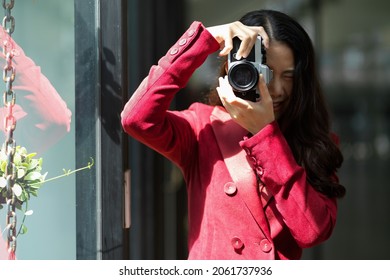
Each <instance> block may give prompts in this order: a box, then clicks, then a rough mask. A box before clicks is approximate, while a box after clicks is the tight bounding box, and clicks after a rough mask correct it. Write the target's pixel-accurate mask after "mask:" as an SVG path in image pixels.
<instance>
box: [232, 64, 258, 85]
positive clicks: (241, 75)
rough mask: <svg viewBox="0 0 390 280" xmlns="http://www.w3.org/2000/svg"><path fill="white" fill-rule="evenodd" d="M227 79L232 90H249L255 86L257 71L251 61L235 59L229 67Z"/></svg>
mask: <svg viewBox="0 0 390 280" xmlns="http://www.w3.org/2000/svg"><path fill="white" fill-rule="evenodd" d="M228 79H229V83H230V85H231V86H232V88H233V89H234V90H236V91H240V92H243V91H249V90H252V89H253V88H255V87H256V85H257V82H258V79H259V73H258V71H257V69H256V67H255V66H254V65H253V63H250V62H248V61H237V62H235V63H234V64H233V65H231V67H230V68H229V71H228Z"/></svg>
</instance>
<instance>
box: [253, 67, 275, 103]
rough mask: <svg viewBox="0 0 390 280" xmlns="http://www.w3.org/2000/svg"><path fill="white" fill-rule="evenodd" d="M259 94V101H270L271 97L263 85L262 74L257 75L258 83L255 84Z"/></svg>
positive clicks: (265, 85)
mask: <svg viewBox="0 0 390 280" xmlns="http://www.w3.org/2000/svg"><path fill="white" fill-rule="evenodd" d="M257 86H258V89H259V92H260V100H263V101H266V100H270V99H271V100H272V98H271V95H270V94H269V91H268V87H267V84H266V83H265V80H264V77H263V74H260V75H259V83H258V84H257Z"/></svg>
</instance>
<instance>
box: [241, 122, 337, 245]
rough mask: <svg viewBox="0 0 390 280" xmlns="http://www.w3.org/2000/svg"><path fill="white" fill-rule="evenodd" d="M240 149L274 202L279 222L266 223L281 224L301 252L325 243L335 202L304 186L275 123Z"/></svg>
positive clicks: (303, 177)
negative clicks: (243, 151)
mask: <svg viewBox="0 0 390 280" xmlns="http://www.w3.org/2000/svg"><path fill="white" fill-rule="evenodd" d="M240 145H241V146H242V147H243V149H244V150H245V151H246V153H247V154H248V156H249V158H250V159H251V161H252V164H253V167H254V170H255V172H256V173H257V175H258V177H259V178H260V179H261V181H262V182H263V183H264V185H265V188H266V189H267V191H268V193H270V194H271V195H272V196H273V197H274V199H275V207H276V209H277V211H278V213H280V215H281V219H282V221H277V219H275V220H273V221H271V222H270V223H272V222H275V223H278V222H279V223H280V222H282V223H285V224H286V225H287V227H288V228H289V230H290V232H291V234H292V236H293V237H294V239H295V240H296V242H297V243H298V245H299V246H300V247H302V248H307V247H311V246H314V245H317V244H319V243H321V242H323V241H325V240H326V239H328V238H329V237H330V235H331V233H332V231H333V228H334V226H335V223H336V212H337V204H336V199H334V198H328V197H326V196H325V195H323V194H321V193H319V192H317V191H316V190H315V189H314V188H313V187H312V186H311V185H310V184H309V183H308V182H307V180H306V172H305V170H304V168H303V167H301V166H299V165H298V164H297V162H296V161H295V159H294V157H293V154H292V151H291V150H290V147H289V145H288V144H287V141H286V139H285V138H284V136H283V134H282V132H281V131H280V129H279V127H278V125H277V123H276V122H273V123H271V124H269V125H268V126H266V127H265V128H264V129H263V130H261V131H260V132H259V133H257V134H256V135H254V136H253V137H251V138H248V139H246V140H244V141H241V142H240ZM270 227H271V228H272V227H273V225H272V224H270Z"/></svg>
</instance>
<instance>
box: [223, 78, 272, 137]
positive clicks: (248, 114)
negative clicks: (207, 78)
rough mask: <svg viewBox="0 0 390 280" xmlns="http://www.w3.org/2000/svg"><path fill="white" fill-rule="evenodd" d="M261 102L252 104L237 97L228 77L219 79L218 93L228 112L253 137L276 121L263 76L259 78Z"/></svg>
mask: <svg viewBox="0 0 390 280" xmlns="http://www.w3.org/2000/svg"><path fill="white" fill-rule="evenodd" d="M258 90H259V92H260V101H258V102H252V101H248V100H245V99H242V98H239V97H237V96H236V95H235V94H234V92H233V89H232V87H231V86H230V84H229V81H228V77H227V76H225V77H220V78H219V86H218V87H217V92H218V95H219V98H220V99H221V102H222V104H223V106H224V107H225V109H226V111H227V112H228V113H229V114H230V116H231V117H232V119H233V120H235V121H236V122H237V123H238V124H239V125H241V126H242V127H243V128H245V129H246V130H248V131H249V132H250V133H252V134H253V135H254V134H256V133H257V132H259V131H260V130H261V129H263V128H264V127H265V126H266V125H267V124H269V123H271V122H273V121H274V120H275V114H274V109H273V104H272V98H271V96H270V94H269V92H268V88H267V85H266V83H265V81H264V78H263V76H262V75H260V77H259V83H258Z"/></svg>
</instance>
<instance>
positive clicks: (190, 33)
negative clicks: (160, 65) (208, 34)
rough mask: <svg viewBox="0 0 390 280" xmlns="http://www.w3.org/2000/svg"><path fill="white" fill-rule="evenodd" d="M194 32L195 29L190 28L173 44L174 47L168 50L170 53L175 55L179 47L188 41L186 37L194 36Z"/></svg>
mask: <svg viewBox="0 0 390 280" xmlns="http://www.w3.org/2000/svg"><path fill="white" fill-rule="evenodd" d="M194 34H195V30H193V29H191V30H189V31H188V32H187V33H186V34H185V35H184V36H183V37H182V38H181V39H180V40H179V41H178V42H177V46H176V45H175V46H174V47H172V49H171V50H170V52H169V53H170V54H171V55H175V54H177V53H178V52H179V48H180V47H182V46H184V45H186V44H187V43H188V39H189V37H192V36H194Z"/></svg>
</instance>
